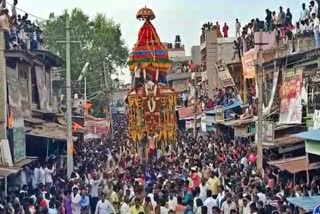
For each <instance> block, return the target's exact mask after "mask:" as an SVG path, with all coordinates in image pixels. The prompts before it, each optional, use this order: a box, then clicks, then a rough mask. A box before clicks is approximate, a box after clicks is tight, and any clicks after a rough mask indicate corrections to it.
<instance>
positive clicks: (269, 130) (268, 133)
mask: <svg viewBox="0 0 320 214" xmlns="http://www.w3.org/2000/svg"><path fill="white" fill-rule="evenodd" d="M274 128H275V127H274V122H273V121H263V122H262V130H263V133H262V142H264V143H274Z"/></svg>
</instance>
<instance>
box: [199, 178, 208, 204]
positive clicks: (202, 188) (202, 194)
mask: <svg viewBox="0 0 320 214" xmlns="http://www.w3.org/2000/svg"><path fill="white" fill-rule="evenodd" d="M199 188H200V193H199V198H200V199H201V200H202V202H203V203H204V201H205V200H206V199H207V190H208V186H207V184H206V181H205V179H202V180H201V184H200V186H199Z"/></svg>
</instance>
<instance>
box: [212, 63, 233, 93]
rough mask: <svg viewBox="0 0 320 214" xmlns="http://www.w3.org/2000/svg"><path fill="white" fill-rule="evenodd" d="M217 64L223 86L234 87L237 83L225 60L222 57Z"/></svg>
mask: <svg viewBox="0 0 320 214" xmlns="http://www.w3.org/2000/svg"><path fill="white" fill-rule="evenodd" d="M215 65H216V69H217V71H218V76H219V78H220V80H221V82H222V86H223V87H225V88H226V87H234V86H235V83H234V81H233V78H232V76H231V74H230V72H229V69H228V67H227V65H226V63H225V62H224V60H222V59H221V60H219V61H217V62H216V63H215Z"/></svg>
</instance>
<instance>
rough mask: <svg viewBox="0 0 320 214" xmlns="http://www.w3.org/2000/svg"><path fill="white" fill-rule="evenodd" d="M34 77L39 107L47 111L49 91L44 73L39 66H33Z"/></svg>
mask: <svg viewBox="0 0 320 214" xmlns="http://www.w3.org/2000/svg"><path fill="white" fill-rule="evenodd" d="M35 71H36V78H37V89H38V92H39V100H40V109H41V110H44V111H47V110H48V105H49V103H48V99H49V93H48V88H47V84H46V82H47V81H46V73H45V71H44V70H43V68H42V67H41V66H35Z"/></svg>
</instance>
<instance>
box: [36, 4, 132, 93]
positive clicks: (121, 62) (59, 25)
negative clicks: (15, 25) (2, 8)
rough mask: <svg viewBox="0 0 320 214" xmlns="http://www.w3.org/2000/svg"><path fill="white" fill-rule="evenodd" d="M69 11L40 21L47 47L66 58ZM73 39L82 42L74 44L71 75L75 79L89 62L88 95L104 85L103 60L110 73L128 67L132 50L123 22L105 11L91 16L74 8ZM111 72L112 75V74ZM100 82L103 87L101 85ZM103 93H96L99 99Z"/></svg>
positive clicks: (72, 19)
mask: <svg viewBox="0 0 320 214" xmlns="http://www.w3.org/2000/svg"><path fill="white" fill-rule="evenodd" d="M66 14H67V11H65V12H64V13H63V14H62V15H60V16H56V15H55V14H54V13H51V14H50V16H49V19H48V20H46V21H43V22H42V23H41V27H42V30H43V34H44V41H45V45H46V47H47V48H48V49H49V50H51V51H53V52H57V53H58V54H59V55H60V56H61V57H62V58H63V59H65V44H64V43H59V42H57V41H61V40H65V32H66V31H65V20H66ZM70 26H71V34H70V35H71V40H73V41H80V42H81V43H80V44H79V43H72V44H71V78H72V80H76V79H77V78H78V76H79V75H80V72H81V69H82V67H83V66H84V64H85V63H86V62H89V63H90V66H89V68H88V71H87V82H88V91H87V93H88V95H89V98H90V94H97V93H96V92H97V91H98V92H99V91H102V90H101V89H102V88H101V87H102V86H104V83H105V82H104V81H105V79H104V76H103V61H104V60H105V67H106V70H107V72H110V73H115V72H116V69H117V68H123V67H124V66H126V63H127V60H128V56H129V50H128V48H127V47H126V46H125V43H124V40H123V39H122V37H121V30H120V25H119V24H116V23H115V22H114V21H113V20H112V19H108V18H106V17H105V16H104V15H102V14H97V15H96V16H95V17H94V18H93V19H90V18H89V16H87V15H86V14H85V13H84V12H83V11H82V10H81V9H77V8H75V9H73V10H72V12H71V14H70ZM110 73H109V74H110ZM99 85H101V87H100V86H99ZM101 96H102V95H100V96H95V99H100V98H101Z"/></svg>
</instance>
